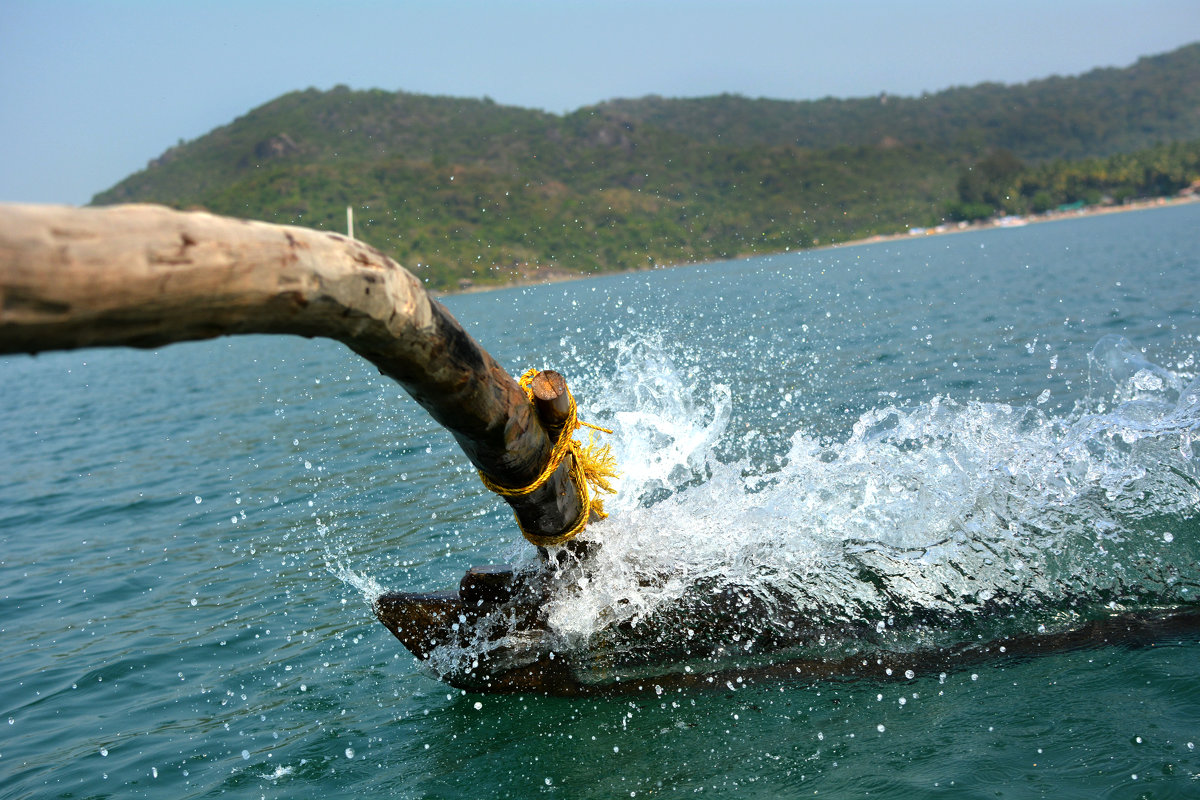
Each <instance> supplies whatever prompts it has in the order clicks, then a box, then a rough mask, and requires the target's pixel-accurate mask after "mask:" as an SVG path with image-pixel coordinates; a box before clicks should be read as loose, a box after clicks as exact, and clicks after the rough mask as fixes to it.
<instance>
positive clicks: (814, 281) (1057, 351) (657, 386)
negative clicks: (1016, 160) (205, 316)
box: [0, 205, 1200, 798]
mask: <svg viewBox="0 0 1200 800" xmlns="http://www.w3.org/2000/svg"><path fill="white" fill-rule="evenodd" d="M1197 230H1200V206H1196V205H1185V206H1179V207H1171V208H1165V209H1156V210H1152V211H1145V212H1133V213H1126V214H1114V215H1105V216H1099V217H1091V218H1083V219H1078V220H1071V221H1065V222H1056V223H1047V224H1038V225H1030V226H1027V227H1024V228H1018V229H1003V230H991V231H981V232H970V233H962V234H955V235H948V236H939V237H928V238H919V239H917V238H914V239H912V240H905V241H898V242H882V243H877V244H869V245H860V246H854V247H845V248H839V249H833V250H824V251H813V252H799V253H791V254H783V255H774V256H765V257H761V258H751V259H744V260H740V261H735V262H725V263H720V264H707V265H700V266H695V267H683V268H677V269H670V270H661V271H653V272H644V273H636V274H630V275H620V276H605V277H600V278H596V279H591V280H587V281H578V282H572V283H563V284H552V285H547V286H540V287H531V288H523V289H510V290H504V291H498V292H490V293H482V294H476V295H462V296H456V297H450V298H447V299H446V303H447V305H448V306H449V307H450V308H451V311H452V312H453V313H454V314H455V315H456V316H457V317H458V318H459V319H460V320H461V321H462V322H463V323H464V325H466V327H467V328H468V330H470V331H471V332H472V334H473V335H474V336H475V337H476V338H477V339H479V340H480V342H481V343H482V344H483V345H484V346H485V347H486V348H487V349H488V350H489V351H490V352H492V353H493V354H494V355H495V356H496V357H497V358H498V359H499V360H500V361H501V363H503V364H504V365H505V366H507V367H509V368H510V370H511V371H512V372H513V373H514V374H518V373H520V372H521V371H523V370H524V369H526V368H527V367H531V366H534V367H541V368H554V369H558V370H559V371H561V372H563V373H564V375H566V376H567V378H568V381H569V382H570V384H571V386H572V389H573V391H574V392H575V394H576V396H577V398H578V399H579V401H580V411H581V416H582V417H583V419H585V420H587V421H590V422H596V423H598V424H602V425H605V426H608V427H612V428H613V429H614V434H613V435H612V436H611V437H606V438H609V439H610V441H611V442H612V444H613V446H614V450H615V452H616V454H617V457H618V461H619V464H620V469H621V471H622V478H621V480H620V482H619V488H620V492H619V494H617V495H616V496H615V497H613V498H610V499H609V500H608V501H607V507H608V510H609V511H610V514H611V516H610V517H609V519H607V520H605V521H603V522H602V523H599V524H596V525H594V526H592V527H591V528H589V530H588V532H587V533H586V534H585V535H586V536H587V537H589V538H592V539H593V540H594V541H596V542H598V543H599V545H600V546H598V547H597V548H595V555H594V558H592V559H591V560H590V562H589V563H588V564H587V568H586V570H564V571H563V572H562V573H561V575H560V576H559V578H558V580H557V583H556V584H555V592H554V594H553V596H552V599H551V602H550V606H549V608H548V622H549V627H550V633H549V636H551V637H552V639H553V646H554V647H556V648H560V650H562V651H564V652H570V653H576V654H579V655H580V656H581V660H583V661H585V662H587V663H600V662H601V661H602V662H603V664H604V669H603V670H599V669H598V670H595V671H594V672H593V673H592V674H590V675H589V676H588V677H589V679H592V680H596V681H601V682H603V681H606V680H607V681H612V680H615V679H616V678H618V677H621V676H635V675H636V676H642V677H645V676H649V678H648V679H647V680H646V681H645V684H644V689H643V690H642V691H634V692H632V693H631V694H627V695H624V696H621V697H612V698H603V697H601V698H595V699H588V700H564V699H555V698H546V697H540V696H532V695H526V696H513V697H495V696H485V695H474V694H463V693H461V692H459V691H458V690H454V689H451V688H449V687H447V686H446V685H445V684H443V683H441V682H439V681H438V680H437V678H436V669H432V668H431V667H430V665H422V664H418V663H417V662H416V661H415V660H414V659H412V658H411V656H409V655H408V654H407V653H406V652H405V651H404V650H403V649H402V648H401V647H400V645H399V644H398V643H397V642H396V641H395V640H394V639H393V638H392V637H391V636H390V634H388V633H387V631H386V630H384V629H383V628H382V626H380V625H378V623H376V622H374V620H373V618H372V616H371V612H370V606H369V600H370V598H373V597H374V596H375V595H376V594H378V593H379V592H380V591H382V590H383V589H385V588H386V589H405V590H421V589H428V590H434V589H444V588H449V587H451V586H453V585H455V584H456V583H457V580H458V578H459V577H460V576H461V574H462V572H463V570H464V569H465V568H466V567H467V566H469V565H471V564H478V563H492V562H512V563H517V564H526V565H528V564H530V563H532V562H533V561H534V556H533V553H532V548H530V547H529V546H528V545H526V544H524V542H523V540H522V539H521V537H520V535H519V532H517V531H516V530H515V528H514V526H513V523H512V518H511V515H510V514H509V513H508V512H507V511H506V510H505V508H504V507H503V505H502V504H500V503H499V502H497V501H496V499H495V498H494V497H492V496H490V495H489V494H488V493H487V492H486V490H485V489H484V488H483V487H482V485H481V484H480V483H479V481H478V479H477V477H476V476H475V475H474V473H473V471H472V470H471V469H470V467H469V465H468V464H467V463H466V461H465V459H464V458H463V457H462V455H461V454H460V453H459V452H458V451H457V450H456V449H455V447H454V445H453V442H452V440H451V439H450V437H449V436H448V435H447V434H445V433H444V432H443V431H441V430H439V429H438V428H437V427H436V426H435V425H434V424H433V423H432V422H430V421H429V420H428V418H427V417H425V416H424V414H423V412H421V411H420V409H419V408H417V407H416V406H415V404H414V403H413V402H412V401H411V400H409V399H408V398H407V397H406V396H405V395H404V394H403V392H402V391H401V390H400V389H399V388H398V387H396V386H395V385H394V384H390V383H389V382H387V381H386V380H384V379H382V378H381V377H380V376H378V375H377V374H375V373H374V371H373V370H372V369H371V368H370V367H369V366H368V365H365V364H363V363H361V362H360V361H359V360H357V359H356V358H355V357H354V356H353V355H352V354H350V353H349V352H348V351H346V350H345V349H344V348H342V347H340V346H338V345H335V344H332V343H321V342H308V341H303V340H296V339H288V338H274V337H253V338H247V339H237V340H235V339H230V340H220V341H215V342H206V343H193V344H184V345H178V346H174V347H170V348H165V349H162V350H159V351H153V352H138V351H128V350H96V351H82V352H77V353H61V354H46V355H42V356H38V357H36V358H25V357H22V358H7V359H4V360H2V361H0V393H2V402H0V453H2V454H3V455H4V459H5V460H4V466H3V467H2V468H0V541H2V542H3V545H2V548H3V549H2V550H0V564H2V569H0V601H2V602H3V608H4V612H5V613H4V615H3V618H2V620H0V633H3V638H4V644H3V645H2V646H3V648H4V650H3V653H4V656H3V658H2V659H0V797H26V796H31V797H32V796H39V797H41V796H47V797H56V796H64V797H65V796H85V797H105V796H121V797H125V796H161V797H173V798H174V797H208V796H217V795H219V794H222V793H225V794H228V793H234V794H237V795H243V794H244V795H250V794H251V793H253V796H268V797H293V796H310V795H312V794H314V793H317V792H333V793H337V794H339V795H347V796H354V795H362V794H366V793H368V792H370V793H373V794H377V795H380V796H395V797H528V796H534V795H540V794H548V795H555V794H557V795H561V796H570V797H615V796H647V795H653V796H672V797H674V796H685V795H687V796H692V795H704V794H708V795H713V794H715V795H718V796H737V797H790V796H797V797H798V796H800V795H804V796H809V795H812V794H814V793H817V794H820V795H830V794H831V795H833V796H858V795H865V794H868V793H869V794H871V795H875V796H880V795H883V796H905V797H922V796H953V797H975V796H989V797H994V796H1030V795H1034V794H1051V795H1054V796H1056V797H1057V796H1062V797H1072V796H1076V797H1096V796H1112V797H1138V796H1154V797H1159V796H1162V797H1171V796H1178V797H1186V796H1190V795H1191V794H1192V793H1194V792H1196V791H1197V790H1198V789H1197V787H1198V786H1200V777H1198V776H1200V754H1197V753H1196V750H1195V747H1196V742H1197V740H1200V728H1198V727H1197V720H1200V667H1197V664H1200V646H1198V643H1197V642H1196V641H1195V639H1194V638H1192V637H1189V636H1187V635H1180V636H1176V637H1171V638H1166V639H1162V640H1159V641H1156V642H1154V643H1153V646H1145V647H1139V648H1128V647H1118V646H1112V647H1095V648H1091V649H1082V650H1073V651H1063V652H1056V653H1050V654H1047V655H1043V656H1039V657H1037V658H1031V659H1014V658H1006V657H1004V656H1003V655H1001V654H997V655H996V657H995V658H985V659H984V660H982V661H979V662H975V663H972V664H971V665H965V666H963V667H962V668H960V669H949V670H938V671H936V672H928V673H926V672H923V671H921V670H919V669H913V670H911V674H894V675H888V676H885V675H882V674H881V675H879V676H876V677H872V676H870V675H868V676H867V677H856V678H849V677H847V678H833V679H824V680H815V681H814V680H812V679H806V678H796V679H794V680H776V681H752V680H749V679H746V680H743V679H742V676H740V675H738V674H737V672H736V669H735V670H734V671H733V672H728V673H727V674H726V673H723V674H722V678H721V681H720V682H719V683H717V684H716V685H714V686H713V688H710V689H707V690H687V691H678V690H675V689H670V688H664V687H663V686H662V685H658V684H656V683H655V682H654V681H653V675H654V673H655V671H656V670H661V669H662V665H663V663H664V662H666V663H667V665H668V667H669V668H674V669H680V670H682V669H692V670H698V671H700V670H704V669H706V668H707V667H708V665H712V664H714V663H717V662H720V663H723V664H734V665H736V664H740V663H763V662H764V661H765V662H767V663H770V662H771V660H772V659H775V658H778V657H779V655H778V651H773V650H772V646H773V645H779V644H780V643H782V644H784V645H786V646H787V647H788V648H790V649H788V650H787V651H786V653H787V655H788V656H789V657H796V656H800V657H805V658H817V659H820V658H829V659H836V658H842V657H844V656H846V655H863V656H865V657H867V658H868V659H869V658H870V657H871V656H872V655H873V654H875V653H878V652H889V653H897V652H898V653H913V654H919V653H923V652H928V651H931V650H933V651H936V650H938V649H940V648H952V647H959V646H963V645H965V644H970V643H971V642H973V641H989V640H991V639H994V638H998V637H1003V636H1010V635H1014V634H1027V635H1034V636H1036V635H1038V634H1039V633H1041V632H1045V633H1047V634H1051V633H1053V632H1054V631H1056V630H1061V629H1066V628H1070V627H1071V626H1072V625H1074V624H1078V623H1079V622H1080V621H1081V620H1087V619H1094V618H1096V617H1097V616H1098V615H1104V614H1107V613H1131V612H1137V611H1141V610H1148V609H1155V608H1159V607H1163V606H1170V607H1178V606H1189V605H1193V604H1195V594H1196V592H1198V591H1200V586H1198V581H1200V523H1198V522H1197V510H1198V508H1200V488H1198V487H1200V474H1198V473H1200V468H1198V459H1200V445H1198V444H1197V437H1198V436H1200V397H1198V395H1200V385H1198V384H1197V375H1198V374H1200V370H1198V369H1197V366H1196V359H1197V354H1198V353H1200V301H1198V300H1197V296H1196V294H1195V288H1194V287H1196V286H1197V285H1200V255H1198V253H1200V250H1198V248H1197V245H1198V244H1200V236H1198V235H1197V233H1196V231H1197ZM731 592H732V593H734V594H735V595H737V596H744V597H745V598H746V599H747V603H746V606H747V609H751V610H752V611H753V613H742V614H723V615H719V614H715V613H714V612H713V608H714V606H713V603H712V599H713V598H714V597H721V596H726V597H727V596H730V593H731ZM738 593H740V594H738ZM797 622H803V623H804V626H805V628H806V630H808V631H811V632H812V635H805V636H802V637H801V636H797V637H792V638H789V634H788V631H789V630H795V625H796V623H797ZM789 623H791V624H792V627H791V628H789ZM614 630H622V631H626V632H629V631H632V632H634V633H633V634H628V633H627V634H623V635H620V636H615V635H613V634H612V631H614ZM664 654H666V655H668V656H669V657H668V658H665V659H664V658H663V656H664ZM467 655H468V656H469V655H470V654H467ZM585 655H586V656H588V657H590V658H591V661H588V660H587V659H586V658H582V656H585ZM461 656H462V654H457V656H456V657H461ZM915 663H916V661H915V660H914V664H915ZM433 667H434V668H444V669H453V668H455V657H451V656H447V658H446V659H444V660H443V662H441V663H439V662H437V661H436V659H435V663H434V665H433Z"/></svg>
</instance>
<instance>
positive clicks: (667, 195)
mask: <svg viewBox="0 0 1200 800" xmlns="http://www.w3.org/2000/svg"><path fill="white" fill-rule="evenodd" d="M1197 140H1200V44H1196V45H1190V46H1188V47H1185V48H1181V49H1179V50H1176V51H1174V52H1172V53H1168V54H1166V55H1161V56H1155V57H1152V58H1144V59H1142V60H1140V61H1138V62H1137V63H1136V64H1134V65H1133V66H1131V67H1128V68H1125V69H1101V70H1095V71H1093V72H1089V73H1087V74H1086V75H1082V76H1079V77H1076V78H1049V79H1046V80H1042V81H1035V82H1031V83H1027V84H1023V85H1019V86H1000V85H995V84H985V85H981V86H976V87H971V88H956V89H951V90H947V91H944V92H940V93H937V94H931V95H926V96H923V97H920V98H904V97H876V98H869V99H854V100H834V99H825V100H818V101H808V102H785V101H778V100H766V99H749V98H745V97H739V96H733V95H722V96H718V97H709V98H699V99H676V100H672V99H663V98H658V97H648V98H642V99H639V100H615V101H611V102H606V103H602V104H599V105H596V106H590V107H586V108H582V109H580V110H578V111H575V112H573V113H570V114H566V115H561V116H560V115H554V114H548V113H544V112H541V111H536V110H530V109H523V108H515V107H511V106H503V105H498V104H496V103H493V102H492V101H490V100H488V99H486V98H485V99H483V100H472V99H462V98H450V97H431V96H424V95H415V94H408V93H404V92H396V93H393V92H385V91H381V90H370V91H352V90H350V89H347V88H345V87H337V88H335V89H332V90H330V91H325V92H322V91H317V90H315V89H309V90H307V91H302V92H293V93H290V94H287V95H284V96H282V97H280V98H277V99H276V100H273V101H271V102H269V103H267V104H265V105H263V106H260V107H259V108H256V109H254V110H252V111H250V112H249V113H248V114H246V115H245V116H243V117H240V118H238V119H236V120H234V121H233V122H232V123H230V124H229V125H226V126H223V127H221V128H218V129H216V130H214V131H212V132H210V133H208V134H206V135H204V136H202V137H200V138H198V139H196V140H194V141H191V142H187V143H181V144H180V145H179V146H177V147H174V148H171V149H170V150H168V151H167V152H166V153H164V154H163V155H162V156H160V157H159V158H157V159H155V160H154V161H152V162H151V163H150V164H149V165H148V166H147V168H146V169H145V170H142V171H140V172H138V173H136V174H134V175H132V176H130V177H129V178H127V179H125V180H124V181H122V182H120V183H119V184H117V185H116V186H114V187H113V188H111V189H109V190H108V191H105V192H102V193H101V194H98V195H97V196H96V197H95V198H94V199H93V203H96V204H108V203H118V202H132V201H153V202H160V203H165V204H168V205H172V206H176V207H190V206H202V207H205V208H208V209H210V210H212V211H215V212H218V213H223V214H229V215H233V216H241V217H249V218H256V219H264V220H268V221H276V222H288V223H293V224H301V225H309V226H313V227H322V228H333V229H342V228H343V227H344V224H345V208H346V206H347V205H352V206H353V207H354V208H355V219H356V231H355V232H356V234H357V235H358V236H359V238H362V239H364V240H365V241H367V242H369V243H371V244H373V245H375V246H377V247H379V248H380V249H382V250H384V251H385V252H387V253H389V254H390V255H392V256H394V257H395V258H397V260H399V261H400V262H401V263H404V264H405V265H406V266H407V267H409V268H410V269H412V270H413V271H414V272H416V273H417V274H418V275H421V276H422V277H424V278H425V279H426V280H427V281H428V282H429V283H430V284H431V285H432V286H435V287H439V288H440V287H448V286H453V285H454V283H455V282H456V281H458V280H460V279H471V280H474V281H481V282H493V281H507V280H511V279H513V278H517V277H533V276H536V275H538V274H541V275H546V274H550V273H552V272H554V271H560V270H561V271H571V272H585V273H586V272H596V271H603V270H611V269H623V268H639V267H646V266H651V265H655V264H663V263H678V262H686V261H701V260H710V259H714V258H723V257H730V256H735V255H739V254H746V253H753V252H768V251H778V250H784V249H787V248H793V249H794V248H799V247H807V246H811V245H813V244H816V243H827V242H831V241H843V240H846V239H850V238H857V237H861V236H865V235H870V234H874V233H885V232H894V231H897V230H903V229H904V228H905V227H906V226H927V225H931V224H936V223H938V222H940V221H942V220H945V219H969V218H973V217H978V216H986V215H988V214H992V213H1001V212H1005V213H1023V212H1027V211H1031V210H1042V209H1044V208H1052V207H1053V206H1054V205H1057V204H1061V203H1065V202H1074V201H1077V200H1084V201H1094V200H1096V199H1099V198H1100V197H1101V196H1105V195H1107V196H1112V197H1117V198H1124V197H1129V196H1137V195H1139V194H1143V193H1146V192H1148V191H1154V192H1159V193H1161V192H1164V191H1166V192H1169V191H1175V190H1176V189H1178V188H1180V187H1181V186H1184V185H1187V184H1188V183H1189V182H1190V181H1192V180H1194V179H1195V178H1196V177H1200V172H1197V170H1196V164H1198V163H1200V144H1196V142H1197ZM1180 142H1192V144H1179V143H1180Z"/></svg>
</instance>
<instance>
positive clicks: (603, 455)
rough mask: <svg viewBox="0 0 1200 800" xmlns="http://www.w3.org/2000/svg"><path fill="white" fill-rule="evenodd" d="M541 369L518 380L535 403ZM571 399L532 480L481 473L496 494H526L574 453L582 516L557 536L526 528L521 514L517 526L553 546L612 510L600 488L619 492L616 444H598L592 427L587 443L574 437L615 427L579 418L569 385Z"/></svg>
mask: <svg viewBox="0 0 1200 800" xmlns="http://www.w3.org/2000/svg"><path fill="white" fill-rule="evenodd" d="M537 373H538V371H537V370H536V369H531V370H528V371H527V372H526V373H525V374H524V375H522V376H521V379H520V380H519V381H518V383H519V384H520V386H521V388H522V389H523V390H524V391H525V396H526V397H528V398H529V402H530V403H531V404H532V403H533V377H534V376H535V375H537ZM567 400H568V401H569V402H570V408H569V410H568V412H567V419H566V422H565V423H564V424H563V427H562V431H561V432H559V434H558V441H556V442H555V443H554V447H553V448H551V450H550V458H549V460H548V461H547V462H546V466H545V468H544V469H543V470H542V471H541V473H540V474H539V475H538V476H537V477H536V478H534V479H533V481H532V482H531V483H529V484H527V485H525V486H520V487H517V488H512V487H509V486H501V485H500V484H498V483H496V482H495V481H493V480H492V479H491V478H489V477H488V476H487V475H484V474H483V473H482V472H480V473H479V478H480V480H482V481H483V485H484V486H486V487H487V488H489V489H491V490H492V491H493V492H495V493H496V494H498V495H501V496H503V497H524V496H525V495H527V494H532V493H533V492H536V491H537V490H538V489H540V488H541V487H542V486H543V485H544V484H545V483H546V481H548V480H550V476H551V475H553V474H554V473H555V472H556V471H557V470H558V467H559V465H560V464H562V460H563V459H564V458H566V456H567V454H568V453H570V454H571V455H572V456H573V458H574V466H573V467H572V468H571V478H572V480H573V481H574V482H575V489H576V491H578V492H579V509H580V510H579V518H578V519H577V520H575V522H574V524H573V525H572V526H571V527H570V528H568V529H567V530H565V531H563V532H562V533H558V534H555V535H553V536H541V535H538V534H536V533H530V532H529V531H527V530H525V529H524V528H523V527H521V520H520V518H519V517H518V518H517V527H519V528H521V533H522V534H523V535H524V536H525V538H526V539H528V540H529V541H530V542H532V543H533V544H535V545H539V546H541V547H553V546H555V545H560V544H562V543H564V542H567V541H570V540H571V539H574V538H575V537H576V536H578V535H579V533H580V532H581V531H582V530H583V529H584V528H585V527H587V524H588V520H589V519H591V515H592V514H595V515H596V516H597V517H599V518H600V519H604V518H605V517H607V516H608V514H606V513H604V500H603V499H601V498H600V497H598V496H596V494H597V493H598V492H607V493H608V494H615V493H616V491H617V490H616V489H614V488H613V487H612V484H611V483H609V479H610V478H615V477H617V475H618V474H619V473H618V472H617V460H616V457H614V456H613V454H612V448H611V447H610V446H609V445H598V444H597V443H596V442H595V441H594V440H593V438H592V434H591V432H590V431H589V433H588V443H587V445H586V446H585V445H584V444H582V443H581V442H579V441H578V440H577V439H575V438H573V435H574V433H575V431H577V430H579V429H580V428H581V427H586V428H591V429H592V430H596V431H601V432H603V433H612V431H610V430H609V429H608V428H601V427H600V426H599V425H592V424H590V423H587V422H584V421H583V420H581V419H579V416H578V415H577V413H576V406H575V396H574V395H573V394H571V390H570V389H567Z"/></svg>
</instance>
